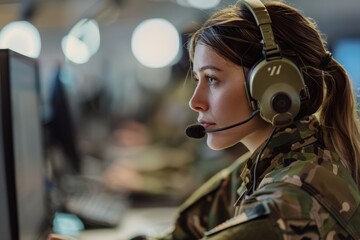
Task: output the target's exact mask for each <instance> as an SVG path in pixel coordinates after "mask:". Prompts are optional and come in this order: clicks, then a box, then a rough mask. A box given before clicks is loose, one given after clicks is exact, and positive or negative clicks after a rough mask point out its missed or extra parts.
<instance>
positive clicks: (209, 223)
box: [158, 116, 360, 240]
mask: <svg viewBox="0 0 360 240" xmlns="http://www.w3.org/2000/svg"><path fill="white" fill-rule="evenodd" d="M261 148H262V147H261V146H260V147H259V149H258V150H257V151H255V152H254V153H253V154H252V155H251V156H250V155H249V153H247V154H245V155H244V156H242V157H241V158H239V159H238V160H237V161H236V162H234V164H232V165H231V166H230V167H228V168H226V169H224V170H222V171H221V172H219V173H218V174H217V175H216V176H214V177H213V178H212V179H210V180H209V181H208V182H207V183H205V184H204V185H203V186H202V187H200V188H199V189H198V191H196V192H195V193H194V194H193V195H192V196H191V197H190V198H189V199H188V200H187V201H186V202H185V203H184V204H183V205H182V206H181V207H180V209H179V215H178V218H177V220H176V223H175V226H174V230H173V231H172V232H171V233H169V234H168V235H166V236H164V237H162V238H158V239H208V240H223V239H329V240H330V239H360V207H359V203H360V195H359V192H358V187H357V185H356V183H355V182H354V181H353V179H352V177H351V175H350V174H349V172H348V171H347V170H346V169H345V168H344V167H343V165H342V164H341V162H340V159H339V157H338V155H337V154H336V153H334V152H331V151H329V150H328V149H325V148H324V144H323V142H322V137H321V128H320V126H319V123H318V121H317V120H316V118H315V117H313V116H310V117H307V118H304V119H302V120H300V121H297V122H295V123H294V124H293V125H292V126H290V127H286V128H283V129H277V130H276V131H275V133H274V135H273V137H272V139H271V141H270V142H269V144H268V145H267V147H266V149H265V150H264V151H263V153H262V155H261V156H260V160H259V162H258V165H257V168H256V175H255V176H256V178H255V179H254V166H255V161H256V158H257V156H258V154H259V151H260V149H261ZM254 185H255V186H254ZM253 187H254V188H255V191H254V192H253V191H252V189H253Z"/></svg>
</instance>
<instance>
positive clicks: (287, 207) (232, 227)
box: [203, 185, 333, 240]
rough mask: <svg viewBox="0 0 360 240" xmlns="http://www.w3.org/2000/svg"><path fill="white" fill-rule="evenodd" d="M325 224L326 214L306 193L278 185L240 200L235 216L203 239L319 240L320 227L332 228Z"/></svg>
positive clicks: (327, 222) (327, 218) (291, 187)
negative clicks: (290, 239) (241, 201)
mask: <svg viewBox="0 0 360 240" xmlns="http://www.w3.org/2000/svg"><path fill="white" fill-rule="evenodd" d="M327 220H331V219H330V218H329V214H328V213H327V212H326V211H324V209H323V208H321V206H320V205H319V204H318V203H317V202H316V201H315V200H314V199H313V198H311V197H310V196H309V195H308V194H307V193H305V192H303V191H301V190H300V189H299V188H296V187H294V186H279V185H277V186H273V187H271V188H270V187H268V188H266V187H265V188H263V189H261V190H260V191H257V192H255V193H254V194H253V195H252V196H251V197H249V198H247V199H246V200H243V203H242V204H241V206H240V210H239V211H238V214H237V215H236V216H234V217H233V218H230V219H229V220H227V221H225V222H224V223H222V224H220V225H219V226H217V227H215V228H213V229H211V230H210V231H207V232H206V233H205V235H204V238H203V239H204V240H205V239H206V240H225V239H287V238H291V237H296V239H319V238H320V237H321V233H320V232H319V226H321V225H324V224H326V225H328V224H329V225H332V224H333V222H329V221H327ZM329 225H328V226H329Z"/></svg>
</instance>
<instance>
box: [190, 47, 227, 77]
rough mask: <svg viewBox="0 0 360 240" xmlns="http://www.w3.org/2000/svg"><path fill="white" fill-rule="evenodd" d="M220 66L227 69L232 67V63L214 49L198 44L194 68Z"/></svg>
mask: <svg viewBox="0 0 360 240" xmlns="http://www.w3.org/2000/svg"><path fill="white" fill-rule="evenodd" d="M207 65H210V66H218V67H221V66H223V67H226V66H229V65H231V62H230V61H228V60H227V59H225V58H224V57H222V56H221V55H220V54H218V53H217V52H216V51H215V50H214V49H212V48H211V47H209V46H206V45H204V44H197V45H196V47H195V53H194V60H193V68H194V70H195V71H196V70H197V69H200V68H202V67H203V66H207Z"/></svg>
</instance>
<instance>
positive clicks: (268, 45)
mask: <svg viewBox="0 0 360 240" xmlns="http://www.w3.org/2000/svg"><path fill="white" fill-rule="evenodd" d="M241 2H242V3H244V4H245V5H246V7H247V8H248V9H249V10H250V11H251V13H252V15H253V16H254V18H255V20H256V24H257V26H258V27H259V29H260V32H261V35H262V39H263V51H264V52H263V54H264V57H265V58H266V59H268V58H271V57H274V56H275V57H277V56H280V48H279V46H278V45H277V44H276V43H275V38H274V34H273V31H272V27H271V19H270V16H269V13H268V11H267V10H266V8H265V6H264V4H263V3H262V2H261V1H260V0H243V1H241Z"/></svg>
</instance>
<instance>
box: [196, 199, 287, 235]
mask: <svg viewBox="0 0 360 240" xmlns="http://www.w3.org/2000/svg"><path fill="white" fill-rule="evenodd" d="M275 219H276V218H274V214H273V213H272V212H271V209H270V208H269V206H268V204H267V203H264V202H253V203H250V204H247V205H246V206H243V208H242V210H241V211H240V212H239V214H238V215H236V216H235V217H233V218H230V219H229V220H227V221H225V222H224V223H222V224H220V225H218V226H217V227H215V228H213V229H211V230H210V231H208V232H206V233H205V235H204V238H203V240H225V239H230V240H231V239H270V240H271V239H282V235H281V232H280V229H279V227H278V224H277V223H276V220H275Z"/></svg>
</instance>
